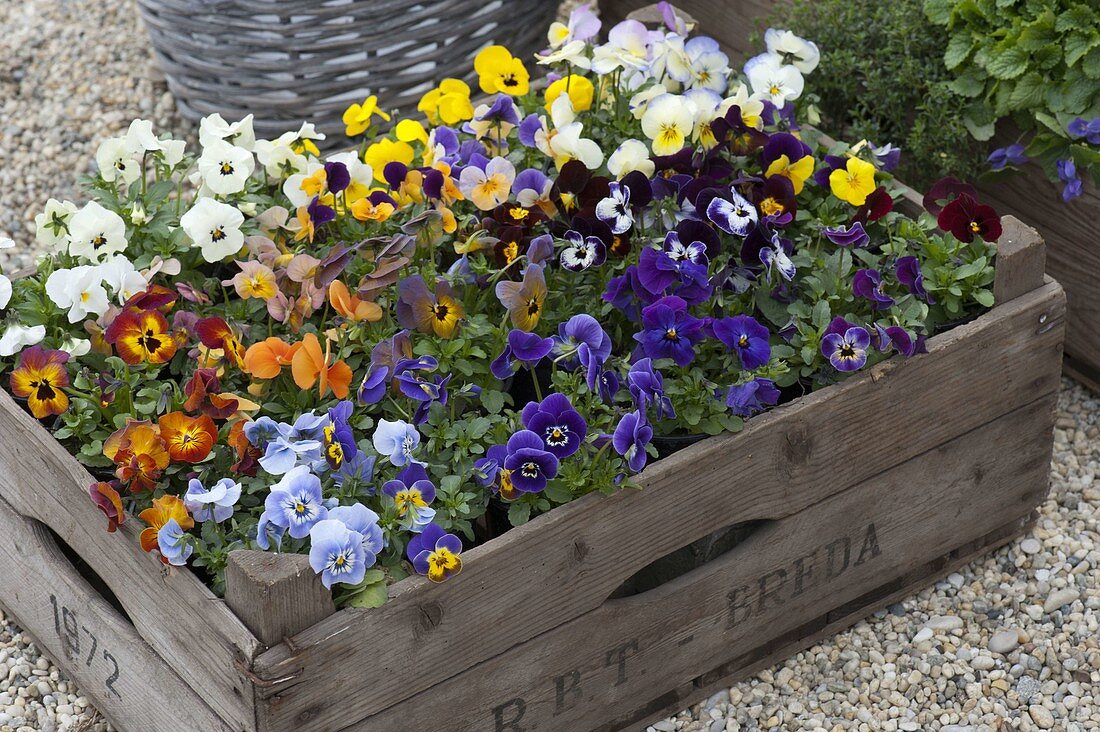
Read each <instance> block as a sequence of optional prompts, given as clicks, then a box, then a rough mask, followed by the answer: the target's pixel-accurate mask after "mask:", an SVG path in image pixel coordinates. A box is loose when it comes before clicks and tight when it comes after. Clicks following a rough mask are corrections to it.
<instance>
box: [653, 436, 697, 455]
mask: <svg viewBox="0 0 1100 732" xmlns="http://www.w3.org/2000/svg"><path fill="white" fill-rule="evenodd" d="M708 437H710V435H707V434H697V435H683V434H681V435H658V436H655V437H654V438H653V446H654V447H656V448H657V459H658V460H660V459H662V458H666V457H668V456H669V455H671V454H672V453H674V452H679V451H680V450H683V449H684V448H685V447H690V446H692V445H694V444H695V443H696V442H702V441H703V440H705V439H707V438H708Z"/></svg>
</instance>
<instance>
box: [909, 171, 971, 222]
mask: <svg viewBox="0 0 1100 732" xmlns="http://www.w3.org/2000/svg"><path fill="white" fill-rule="evenodd" d="M964 193H965V194H967V195H968V196H970V197H971V198H976V197H977V195H978V194H977V192H976V191H975V190H974V186H972V185H970V184H969V183H965V182H963V181H961V180H959V179H958V178H956V177H954V176H950V175H949V176H947V177H945V178H940V179H939V180H938V181H936V182H935V183H933V184H932V187H931V188H929V189H928V192H927V193H925V194H924V199H923V200H922V203H923V204H924V210H925V211H927V212H928V213H930V214H932V215H933V216H938V215H939V213H940V211H942V210H943V207H944V206H946V205H947V204H948V203H950V202H951V201H953V200H954V199H955V198H957V197H959V196H961V195H962V194H964Z"/></svg>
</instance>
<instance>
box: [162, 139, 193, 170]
mask: <svg viewBox="0 0 1100 732" xmlns="http://www.w3.org/2000/svg"><path fill="white" fill-rule="evenodd" d="M185 152H187V143H186V142H184V141H183V140H162V141H161V143H160V154H161V155H163V156H164V164H165V165H167V166H168V167H169V168H174V167H176V166H177V165H179V164H180V162H181V161H182V160H183V154H184V153H185Z"/></svg>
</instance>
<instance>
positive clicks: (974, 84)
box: [947, 66, 986, 98]
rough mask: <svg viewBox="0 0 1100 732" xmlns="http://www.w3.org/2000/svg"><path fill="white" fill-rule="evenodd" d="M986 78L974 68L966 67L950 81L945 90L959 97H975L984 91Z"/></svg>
mask: <svg viewBox="0 0 1100 732" xmlns="http://www.w3.org/2000/svg"><path fill="white" fill-rule="evenodd" d="M985 82H986V77H985V76H984V75H983V74H982V72H981V70H980V69H978V68H977V67H975V66H968V67H967V68H966V70H965V71H963V73H961V74H959V76H957V77H955V78H954V79H952V80H951V81H950V82H948V84H947V88H948V89H950V90H951V91H953V92H955V93H956V94H958V95H959V96H961V97H968V98H972V97H976V96H978V95H979V94H981V93H982V92H983V91H985Z"/></svg>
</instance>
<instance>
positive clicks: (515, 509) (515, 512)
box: [508, 501, 531, 526]
mask: <svg viewBox="0 0 1100 732" xmlns="http://www.w3.org/2000/svg"><path fill="white" fill-rule="evenodd" d="M530 518H531V504H530V503H527V502H526V501H516V502H515V503H513V504H512V505H510V506H508V523H510V524H512V526H521V525H523V524H525V523H527V521H528V519H530Z"/></svg>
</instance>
